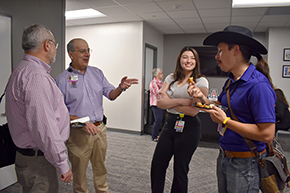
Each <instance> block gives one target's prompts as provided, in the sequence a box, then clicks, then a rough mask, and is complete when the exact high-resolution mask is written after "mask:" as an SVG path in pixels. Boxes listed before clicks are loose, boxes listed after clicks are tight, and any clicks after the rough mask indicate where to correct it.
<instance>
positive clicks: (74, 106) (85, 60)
mask: <svg viewBox="0 0 290 193" xmlns="http://www.w3.org/2000/svg"><path fill="white" fill-rule="evenodd" d="M67 51H68V54H69V57H70V58H71V61H72V62H71V63H70V66H69V68H68V69H67V70H65V71H64V72H63V73H62V74H60V75H59V76H58V77H57V78H56V83H57V85H58V86H59V88H60V90H61V91H62V93H63V95H64V101H65V104H66V105H67V108H68V110H69V114H70V118H71V120H73V119H77V118H80V117H85V116H89V117H90V122H89V123H86V126H85V127H83V128H71V132H70V137H69V140H68V142H67V147H68V154H69V160H70V161H71V163H72V172H73V175H74V180H73V188H74V193H79V192H82V193H83V192H86V193H87V192H89V191H88V187H87V178H86V171H87V167H88V162H89V161H90V162H91V163H92V169H93V175H94V187H95V191H96V192H97V193H100V192H108V185H107V182H106V179H107V169H106V167H105V158H106V151H107V135H106V131H107V127H106V126H105V124H104V123H103V122H102V120H103V96H105V97H106V98H108V99H109V100H115V99H116V98H117V97H118V96H119V95H120V94H121V93H122V91H124V90H126V89H128V88H129V87H130V86H131V85H132V84H137V83H138V79H128V78H127V77H124V78H122V80H121V83H120V84H119V86H118V87H117V88H115V87H114V86H113V85H112V84H110V83H109V81H108V80H107V79H106V77H105V76H104V74H103V72H102V71H101V70H100V69H99V68H96V67H92V66H88V64H89V59H90V51H91V50H90V48H89V46H88V43H87V42H86V41H85V40H83V39H73V40H71V41H70V42H69V43H68V45H67Z"/></svg>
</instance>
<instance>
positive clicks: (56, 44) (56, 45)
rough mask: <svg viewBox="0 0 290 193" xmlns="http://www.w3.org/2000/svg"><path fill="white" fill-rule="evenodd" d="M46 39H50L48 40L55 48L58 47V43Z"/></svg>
mask: <svg viewBox="0 0 290 193" xmlns="http://www.w3.org/2000/svg"><path fill="white" fill-rule="evenodd" d="M47 40H48V41H50V42H52V43H53V44H54V46H55V49H57V48H58V43H55V42H54V41H52V40H51V39H47Z"/></svg>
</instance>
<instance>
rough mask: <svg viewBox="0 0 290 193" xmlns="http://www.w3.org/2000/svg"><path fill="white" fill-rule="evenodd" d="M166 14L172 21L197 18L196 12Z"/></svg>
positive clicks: (170, 12) (169, 12) (171, 12)
mask: <svg viewBox="0 0 290 193" xmlns="http://www.w3.org/2000/svg"><path fill="white" fill-rule="evenodd" d="M167 14H168V15H169V16H170V17H171V18H173V19H182V18H196V17H199V16H198V14H197V11H195V10H190V11H168V12H167Z"/></svg>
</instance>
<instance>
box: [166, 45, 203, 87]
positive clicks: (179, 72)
mask: <svg viewBox="0 0 290 193" xmlns="http://www.w3.org/2000/svg"><path fill="white" fill-rule="evenodd" d="M186 51H190V52H192V53H193V55H194V57H195V61H196V65H195V68H194V69H193V70H192V73H191V76H192V77H193V79H194V80H196V79H197V78H200V77H202V76H203V75H201V73H200V60H199V56H198V53H197V51H196V50H195V49H193V48H191V47H184V48H182V50H181V51H180V53H179V55H178V57H177V60H176V66H175V71H174V73H173V77H174V80H173V81H172V82H171V83H170V85H169V89H170V87H171V85H172V84H174V83H175V82H176V81H182V80H183V79H184V78H185V76H184V74H183V68H182V67H181V64H180V58H181V56H182V54H183V53H184V52H186Z"/></svg>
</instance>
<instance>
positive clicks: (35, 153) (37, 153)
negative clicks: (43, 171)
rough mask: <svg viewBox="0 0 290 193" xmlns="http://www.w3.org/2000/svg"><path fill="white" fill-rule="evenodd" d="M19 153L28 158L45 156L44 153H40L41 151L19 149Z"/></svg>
mask: <svg viewBox="0 0 290 193" xmlns="http://www.w3.org/2000/svg"><path fill="white" fill-rule="evenodd" d="M17 151H18V152H19V153H21V154H22V155H26V156H43V155H44V153H43V152H42V151H40V150H39V149H21V148H17Z"/></svg>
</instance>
